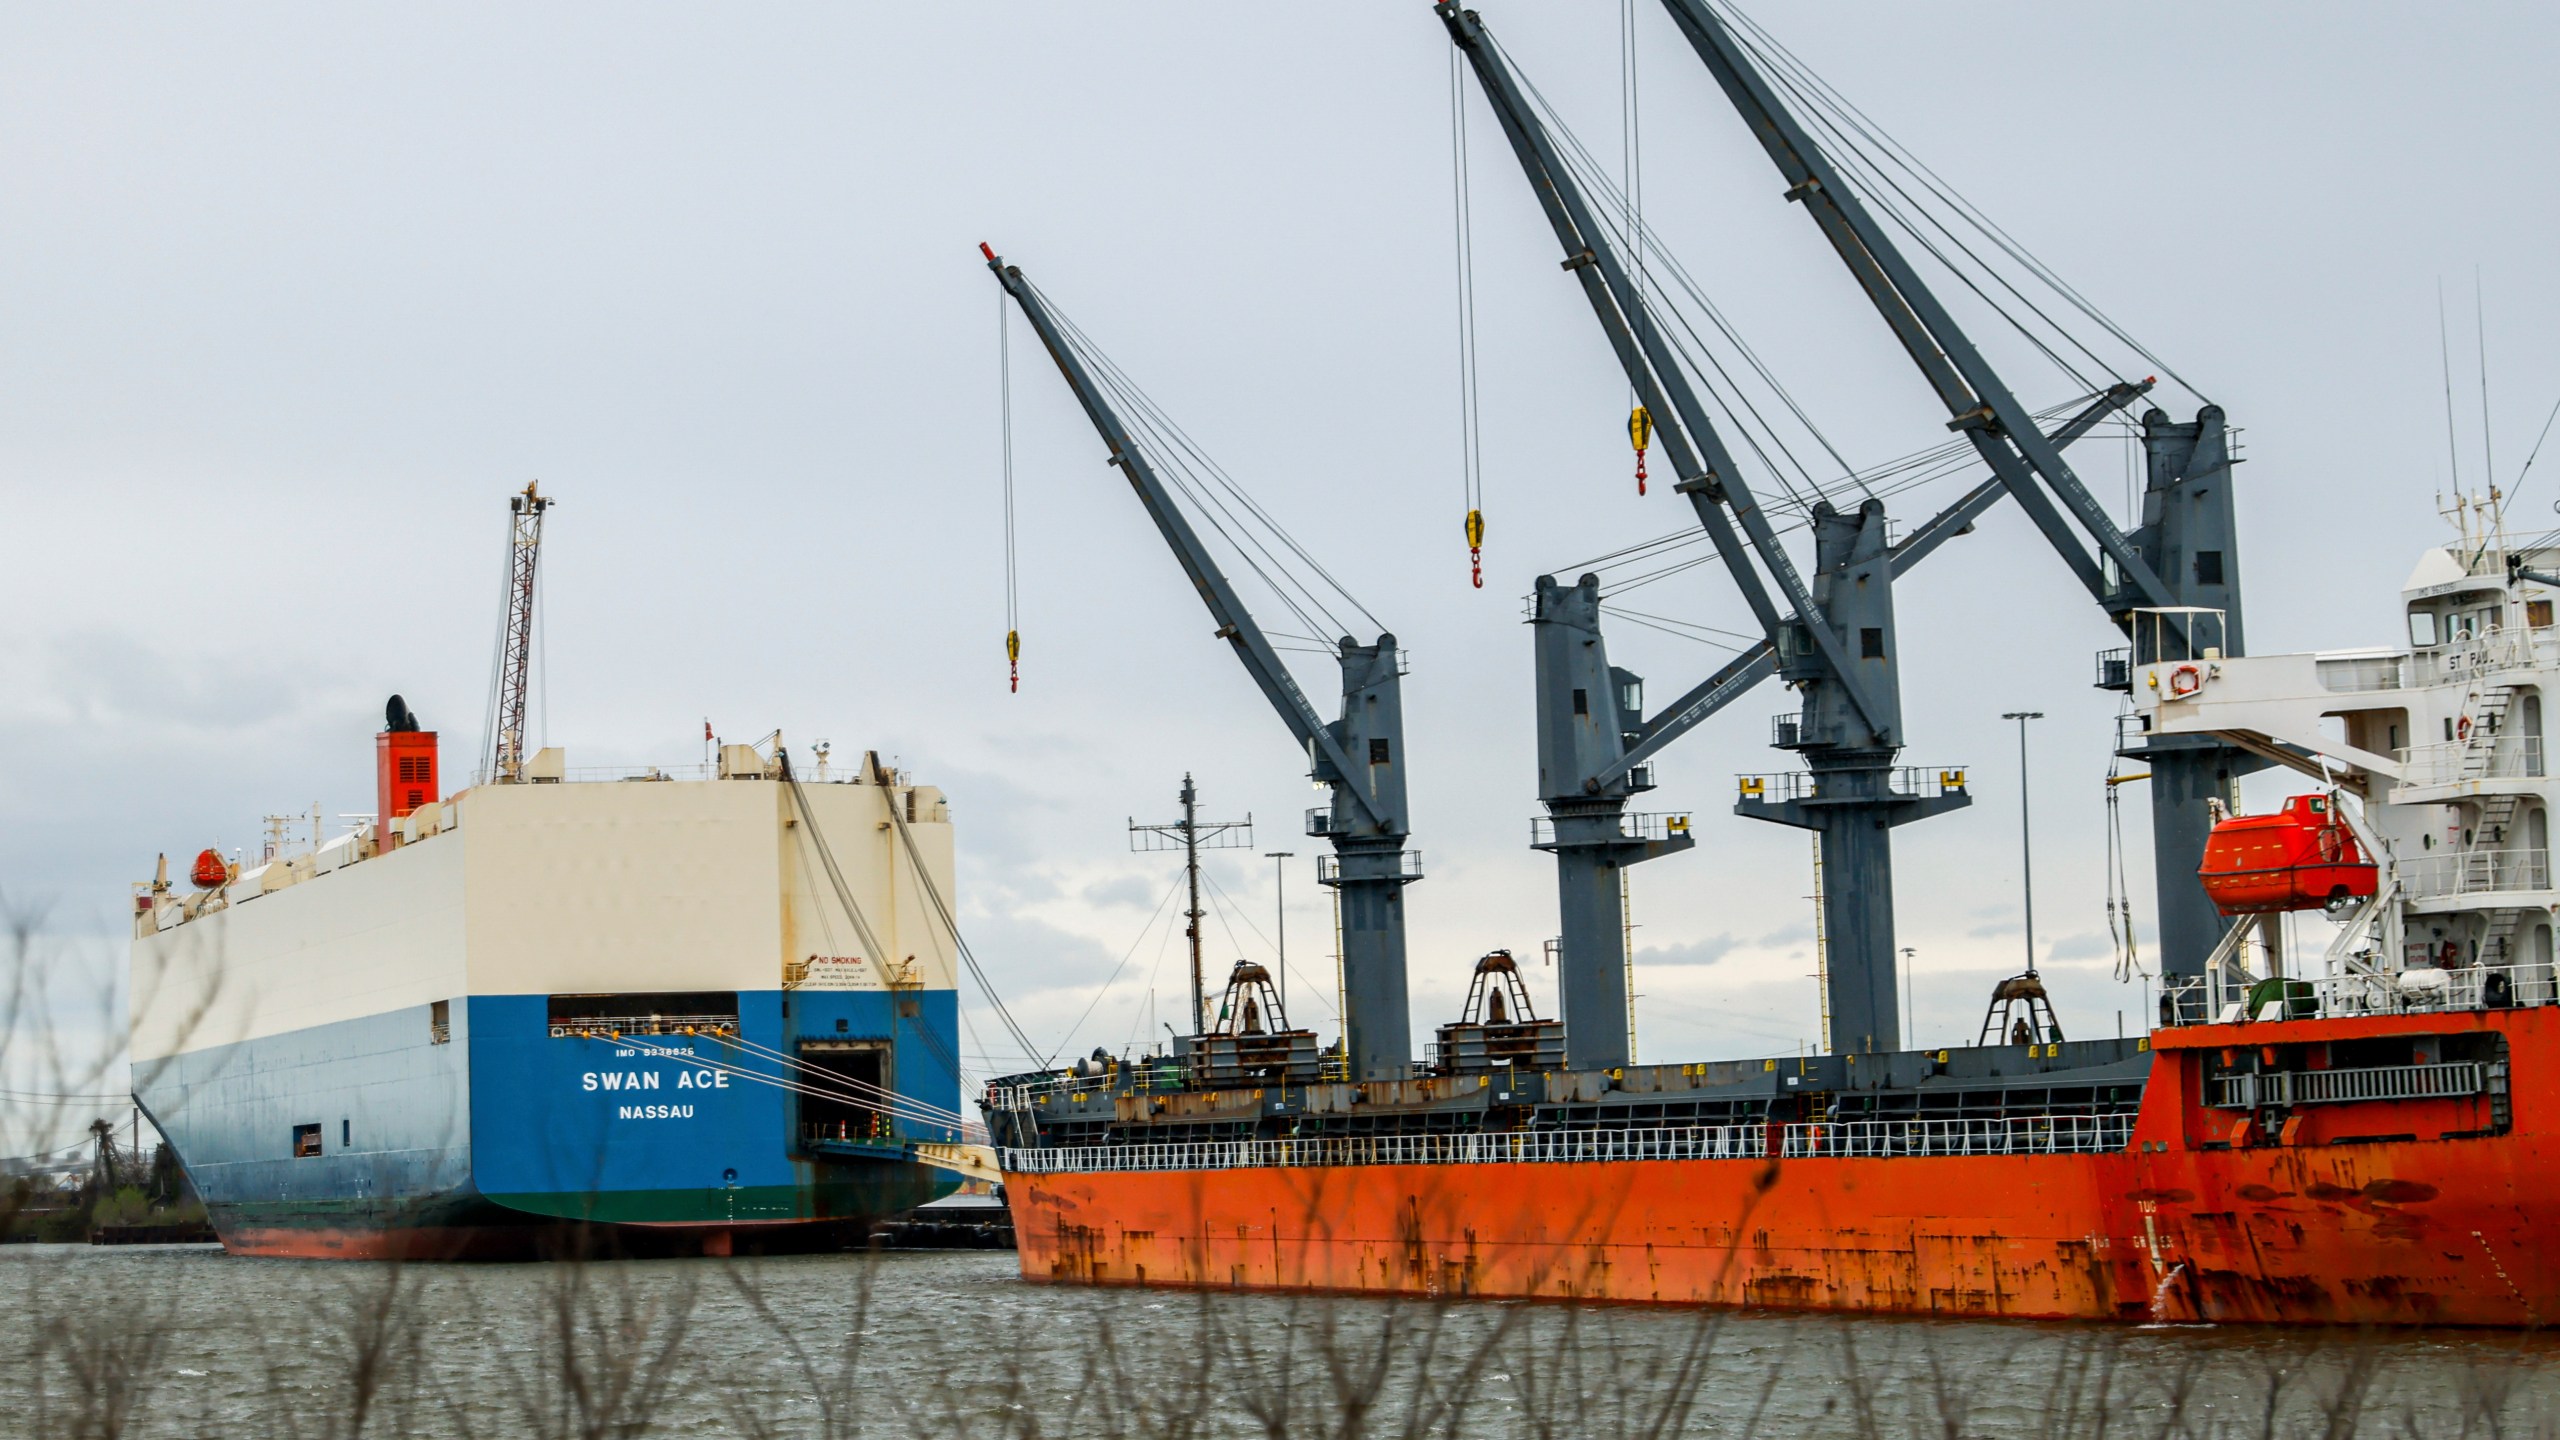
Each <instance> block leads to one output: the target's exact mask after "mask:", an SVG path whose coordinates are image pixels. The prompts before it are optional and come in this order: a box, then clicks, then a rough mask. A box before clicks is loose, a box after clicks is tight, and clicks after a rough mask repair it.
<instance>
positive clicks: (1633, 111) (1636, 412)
mask: <svg viewBox="0 0 2560 1440" xmlns="http://www.w3.org/2000/svg"><path fill="white" fill-rule="evenodd" d="M1636 53H1637V52H1636V0H1618V164H1619V175H1620V180H1619V204H1618V213H1619V218H1620V229H1621V230H1622V231H1623V232H1625V233H1627V234H1630V235H1632V234H1637V233H1641V232H1642V230H1643V229H1644V157H1643V152H1642V149H1641V147H1642V145H1643V143H1644V133H1643V127H1642V124H1641V108H1642V107H1641V106H1640V104H1639V100H1640V98H1641V97H1640V92H1639V90H1638V88H1637V79H1638V77H1637V73H1636ZM1453 58H1454V57H1453ZM1630 258H1631V259H1632V261H1633V263H1634V265H1635V273H1634V275H1633V277H1632V279H1633V282H1634V284H1635V290H1636V295H1637V297H1638V298H1639V301H1640V302H1641V301H1642V298H1643V297H1645V296H1647V295H1649V294H1650V293H1651V292H1652V288H1653V282H1652V276H1651V273H1650V267H1649V266H1648V265H1647V264H1646V257H1645V252H1644V250H1643V248H1642V247H1641V246H1639V247H1637V249H1636V251H1635V253H1634V254H1633V256H1631V257H1630ZM1637 309H1638V312H1639V314H1638V322H1639V323H1640V324H1642V325H1643V326H1644V327H1645V328H1644V331H1643V332H1641V333H1643V334H1650V333H1651V332H1652V328H1653V316H1652V307H1651V305H1650V304H1649V303H1639V305H1638V306H1637ZM1627 439H1628V440H1629V442H1631V443H1632V444H1633V445H1634V446H1635V452H1636V493H1637V494H1638V495H1642V494H1643V493H1645V484H1644V482H1645V471H1644V452H1645V450H1646V448H1647V446H1649V445H1650V444H1651V443H1652V440H1653V416H1652V415H1651V413H1649V412H1648V411H1647V410H1646V409H1645V407H1644V397H1643V396H1641V395H1639V394H1637V393H1636V386H1635V382H1634V381H1633V380H1632V379H1630V380H1629V381H1628V382H1627Z"/></svg>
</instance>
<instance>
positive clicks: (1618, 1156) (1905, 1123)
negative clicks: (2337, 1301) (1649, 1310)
mask: <svg viewBox="0 0 2560 1440" xmlns="http://www.w3.org/2000/svg"><path fill="white" fill-rule="evenodd" d="M2133 1120H2134V1117H2133V1116H2132V1115H2130V1114H2123V1115H2040V1116H2031V1117H2021V1118H2016V1119H2008V1120H1852V1121H1841V1122H1837V1123H1823V1124H1809V1125H1787V1126H1783V1127H1774V1126H1769V1125H1687V1126H1673V1127H1666V1128H1660V1129H1649V1130H1601V1129H1577V1130H1519V1131H1508V1132H1504V1133H1500V1134H1491V1135H1376V1136H1328V1137H1325V1138H1322V1139H1311V1140H1204V1141H1187V1142H1180V1143H1174V1144H1138V1145H1084V1146H1067V1147H1059V1148H1055V1149H1046V1148H1040V1149H1009V1150H1006V1151H1005V1152H1004V1168H1005V1169H1006V1170H1008V1171H1012V1172H1014V1173H1016V1174H1030V1175H1055V1174H1076V1173H1083V1172H1091V1171H1140V1170H1261V1169H1275V1168H1277V1169H1289V1168H1307V1167H1319V1166H1322V1167H1332V1166H1348V1165H1556V1164H1591V1163H1595V1162H1606V1161H1627V1160H1761V1159H1766V1158H1767V1157H1768V1154H1769V1140H1770V1136H1771V1134H1772V1132H1773V1131H1775V1133H1776V1134H1777V1136H1778V1143H1779V1146H1780V1150H1779V1153H1780V1154H1782V1155H1784V1156H1787V1157H1788V1158H1791V1159H1810V1158H1850V1157H1856V1158H1881V1157H1899V1156H1926V1155H2068V1154H2095V1153H2099V1152H2103V1151H2112V1150H2122V1149H2124V1148H2125V1147H2126V1146H2127V1145H2129V1144H2131V1143H2132V1141H2133Z"/></svg>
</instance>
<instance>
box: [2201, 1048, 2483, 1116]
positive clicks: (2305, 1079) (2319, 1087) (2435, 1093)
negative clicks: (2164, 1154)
mask: <svg viewBox="0 0 2560 1440" xmlns="http://www.w3.org/2000/svg"><path fill="white" fill-rule="evenodd" d="M2488 1085H2489V1070H2488V1067H2487V1066H2485V1065H2482V1064H2480V1063H2479V1062H2478V1061H2476V1060H2457V1061H2452V1062H2449V1063H2446V1064H2441V1065H2374V1066H2367V1067H2363V1068H2359V1069H2353V1070H2268V1071H2253V1072H2247V1073H2243V1074H2237V1075H2217V1076H2215V1077H2214V1080H2213V1102H2212V1103H2213V1104H2214V1106H2215V1107H2216V1108H2218V1109H2224V1110H2255V1109H2257V1108H2258V1107H2259V1106H2261V1105H2336V1104H2343V1103H2347V1102H2351V1101H2358V1100H2445V1099H2463V1098H2468V1097H2470V1096H2473V1095H2477V1094H2479V1093H2480V1092H2481V1091H2483V1090H2485V1089H2487V1088H2488Z"/></svg>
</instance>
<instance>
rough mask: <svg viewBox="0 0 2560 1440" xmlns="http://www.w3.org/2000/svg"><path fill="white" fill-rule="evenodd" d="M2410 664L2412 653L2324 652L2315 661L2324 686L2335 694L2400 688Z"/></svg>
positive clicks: (2321, 684)
mask: <svg viewBox="0 0 2560 1440" xmlns="http://www.w3.org/2000/svg"><path fill="white" fill-rule="evenodd" d="M2408 664H2409V657H2408V656H2406V655H2402V654H2398V653H2393V654H2388V655H2338V656H2323V657H2321V658H2320V659H2319V660H2317V661H2315V662H2314V667H2313V668H2314V670H2315V672H2316V673H2317V674H2318V676H2319V678H2320V688H2321V689H2323V690H2326V691H2328V692H2330V693H2331V694H2333V695H2356V694H2365V693H2369V692H2371V691H2375V690H2397V689H2399V688H2401V682H2402V680H2403V679H2404V678H2405V673H2406V670H2407V667H2408Z"/></svg>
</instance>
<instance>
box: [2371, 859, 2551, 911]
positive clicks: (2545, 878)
mask: <svg viewBox="0 0 2560 1440" xmlns="http://www.w3.org/2000/svg"><path fill="white" fill-rule="evenodd" d="M2398 868H2399V872H2400V888H2401V889H2402V890H2403V891H2405V892H2407V893H2408V894H2409V895H2411V896H2414V897H2416V898H2419V899H2431V898H2434V897H2437V896H2443V895H2484V894H2493V893H2496V892H2499V891H2512V890H2548V889H2550V888H2551V852H2550V851H2549V850H2454V851H2449V852H2446V853H2443V854H2436V855H2419V856H2414V857H2412V858H2409V859H2404V860H2402V861H2400V862H2399V867H2398Z"/></svg>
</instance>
